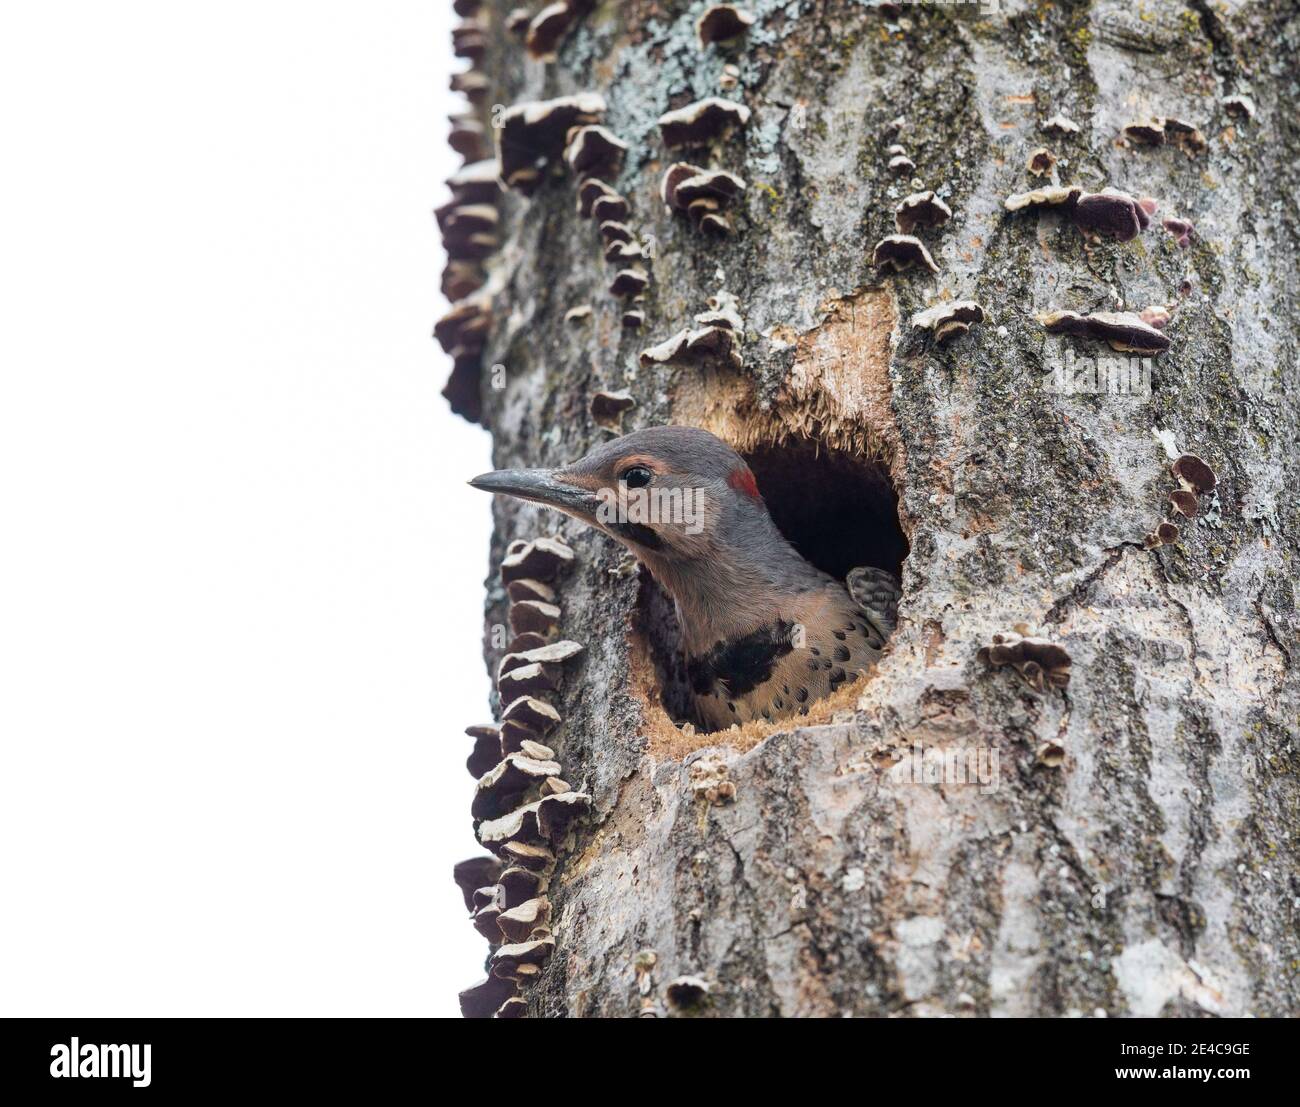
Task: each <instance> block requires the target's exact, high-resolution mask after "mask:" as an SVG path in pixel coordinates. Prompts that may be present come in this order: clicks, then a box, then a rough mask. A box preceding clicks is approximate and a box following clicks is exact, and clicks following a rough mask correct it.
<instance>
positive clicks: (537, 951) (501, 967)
mask: <svg viewBox="0 0 1300 1107" xmlns="http://www.w3.org/2000/svg"><path fill="white" fill-rule="evenodd" d="M554 952H555V939H554V938H553V937H551V935H549V934H546V935H544V936H543V937H540V938H534V939H531V940H529V941H523V942H515V943H512V944H511V945H505V946H502V947H501V948H500V949H498V950H497V951H496V952H495V953H494V954H492V973H493V975H494V976H499V977H509V976H511V975H512V974H513V973H514V972H515V970H516V969H517V968H518V967H519V966H520V965H541V964H542V963H544V962H545V961H546V959H547V958H549V957H550V956H551V954H552V953H554Z"/></svg>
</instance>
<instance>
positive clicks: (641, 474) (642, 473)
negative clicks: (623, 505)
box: [619, 465, 654, 488]
mask: <svg viewBox="0 0 1300 1107" xmlns="http://www.w3.org/2000/svg"><path fill="white" fill-rule="evenodd" d="M653 476H654V474H653V473H652V472H650V470H649V469H647V468H646V467H645V466H644V465H633V466H632V467H631V468H630V469H625V470H624V471H623V475H622V476H621V477H620V478H619V480H621V481H622V482H623V483H624V484H626V485H627V486H628V487H629V488H644V487H645V486H646V485H647V484H649V483H650V478H651V477H653Z"/></svg>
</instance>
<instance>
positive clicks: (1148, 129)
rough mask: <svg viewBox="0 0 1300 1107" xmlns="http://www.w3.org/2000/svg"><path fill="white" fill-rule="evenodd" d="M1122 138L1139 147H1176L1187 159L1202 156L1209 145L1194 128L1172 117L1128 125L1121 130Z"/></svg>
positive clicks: (1140, 120) (1139, 120)
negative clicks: (1167, 145)
mask: <svg viewBox="0 0 1300 1107" xmlns="http://www.w3.org/2000/svg"><path fill="white" fill-rule="evenodd" d="M1122 133H1123V135H1124V137H1125V138H1126V139H1127V140H1128V141H1129V142H1130V143H1135V144H1136V145H1139V146H1164V145H1165V144H1166V143H1168V144H1170V145H1172V146H1177V147H1178V148H1179V149H1180V150H1182V151H1183V153H1185V154H1186V155H1187V156H1188V157H1194V156H1195V155H1197V154H1203V153H1204V152H1205V151H1206V150H1207V149H1209V143H1207V142H1206V141H1205V136H1204V135H1203V134H1201V132H1200V130H1199V128H1197V127H1194V126H1193V125H1192V124H1191V123H1187V122H1185V121H1184V120H1182V119H1175V118H1173V117H1172V116H1159V115H1158V116H1153V117H1151V118H1149V119H1138V120H1134V121H1133V122H1132V123H1128V124H1126V125H1125V126H1124V129H1123V132H1122Z"/></svg>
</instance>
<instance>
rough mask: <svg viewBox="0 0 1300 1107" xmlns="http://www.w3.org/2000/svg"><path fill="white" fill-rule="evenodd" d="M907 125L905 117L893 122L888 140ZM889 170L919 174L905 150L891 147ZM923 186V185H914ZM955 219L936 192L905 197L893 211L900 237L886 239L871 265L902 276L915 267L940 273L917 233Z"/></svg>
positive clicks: (875, 253)
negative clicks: (915, 232) (916, 172)
mask: <svg viewBox="0 0 1300 1107" xmlns="http://www.w3.org/2000/svg"><path fill="white" fill-rule="evenodd" d="M905 126H906V123H905V121H904V119H903V117H902V116H899V117H898V118H897V119H894V120H892V121H891V122H890V123H889V125H888V126H887V127H886V128H885V137H886V138H895V137H897V136H898V134H900V133H901V132H902V130H903V129H904V127H905ZM888 152H889V159H890V160H889V168H890V170H891V171H893V172H898V173H905V174H910V173H912V172H914V171H915V170H916V166H915V165H913V164H912V161H911V159H910V158H908V157H907V155H906V152H905V151H904V149H903V147H902V146H899V145H897V144H895V145H892V146H890V147H889V151H888ZM913 183H914V185H920V183H921V182H920V181H914V182H913ZM951 218H952V209H951V208H950V207H949V206H948V205H947V204H946V203H945V202H944V201H943V200H942V199H941V198H940V197H939V196H938V195H937V194H936V193H935V192H934V190H933V189H925V190H924V191H921V192H913V193H912V194H911V195H909V196H904V197H903V199H902V200H901V201H900V202H899V204H898V206H897V207H895V208H894V227H895V228H896V229H897V231H898V233H897V234H889V235H885V237H884V238H882V239H881V240H880V241H879V242H877V243H876V245H875V248H874V249H873V250H872V251H871V264H872V265H874V266H875V267H876V268H877V269H890V270H893V271H894V272H895V273H902V272H904V271H905V270H908V269H911V268H913V267H916V268H919V269H926V270H929V272H931V273H938V272H939V266H938V265H936V264H935V261H934V258H933V257H931V256H930V251H929V250H928V249H926V246H925V243H924V242H922V241H921V240H920V239H919V238H918V237H917V236H916V235H915V234H913V232H914V231H921V230H934V229H935V228H937V227H942V226H943V225H944V224H945V223H947V222H948V220H950V219H951Z"/></svg>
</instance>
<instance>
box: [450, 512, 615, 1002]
mask: <svg viewBox="0 0 1300 1107" xmlns="http://www.w3.org/2000/svg"><path fill="white" fill-rule="evenodd" d="M573 560H574V556H573V551H572V549H570V547H569V546H568V545H567V544H566V543H564V542H562V541H560V540H559V539H556V538H548V537H540V538H535V539H533V540H532V541H516V542H512V543H511V544H510V545H509V546H508V547H507V549H506V556H505V558H504V559H503V560H502V562H501V569H500V574H501V582H502V584H503V585H504V586H505V589H506V594H507V596H508V597H509V599H510V612H509V620H510V627H511V630H512V633H513V637H512V638H511V640H510V643H509V645H508V646H507V650H506V654H505V656H504V657H502V658H501V661H500V663H499V665H498V667H497V681H496V684H497V691H498V695H499V698H500V702H501V721H500V723H499V724H497V725H495V726H476V727H470V728H468V730H467V732H466V733H468V734H469V735H470V736H471V737H472V738H473V739H474V743H475V744H474V749H473V752H472V753H471V755H470V758H469V760H468V762H467V767H468V768H469V770H470V772H471V773H472V774H473V775H474V776H475V777H476V778H477V782H476V784H475V787H474V796H473V799H472V800H471V803H470V815H471V817H472V818H473V820H474V823H475V833H476V835H477V837H478V840H479V842H480V843H481V844H482V845H483V846H485V847H486V848H487V849H488V850H489V851H490V853H489V854H488V855H485V856H481V857H475V858H471V859H470V860H468V861H462V862H460V863H459V864H458V865H456V866H455V868H454V870H453V877H454V878H455V881H456V883H457V885H458V886H459V887H460V890H461V894H462V896H463V897H464V900H465V907H466V910H468V911H469V912H470V917H471V922H472V924H473V926H474V929H475V930H477V931H478V932H479V933H480V934H482V935H483V937H484V938H486V939H487V940H488V943H489V945H490V946H491V951H490V953H489V957H488V976H487V978H486V979H485V980H483V981H481V982H480V983H478V984H476V985H474V986H473V987H472V988H467V989H466V990H465V991H463V992H461V993H460V1006H461V1013H462V1014H463V1015H465V1017H467V1018H492V1017H496V1018H519V1017H522V1016H525V1015H526V1014H527V1013H528V1004H527V1001H526V999H525V998H524V996H523V995H522V994H521V991H522V989H523V988H524V987H526V986H527V985H528V984H529V983H531V982H532V981H534V980H535V979H536V978H537V977H538V976H539V975H540V974H541V971H542V968H543V966H544V965H545V963H546V960H547V958H549V957H550V955H551V954H552V953H553V952H554V949H555V937H554V935H553V934H552V932H551V930H550V921H551V904H550V900H549V899H548V897H547V890H548V887H549V885H550V881H551V878H552V876H553V874H554V871H555V865H556V849H557V848H558V846H559V845H560V843H561V842H562V841H563V840H564V838H565V836H566V833H567V830H568V827H569V826H570V824H571V823H572V822H573V821H574V820H575V819H577V818H579V817H581V815H582V814H583V813H584V812H585V811H586V810H587V809H588V807H590V804H591V799H590V797H589V796H587V795H586V794H585V793H583V792H580V791H575V790H574V788H573V787H572V786H571V785H570V784H569V782H568V781H567V780H566V779H565V777H564V770H563V768H562V766H561V763H560V761H559V759H558V757H557V755H556V752H555V749H554V748H553V746H552V745H550V744H548V743H549V742H552V741H553V738H552V737H551V735H552V732H554V731H555V730H556V728H557V727H559V726H560V724H561V722H562V721H563V720H562V719H561V717H560V713H559V712H558V711H557V710H556V709H555V707H554V706H553V705H552V704H550V703H548V702H547V701H546V700H545V699H542V698H541V696H542V695H543V694H545V693H546V692H548V691H551V690H553V689H554V688H555V687H556V685H557V683H558V681H559V680H560V678H561V673H562V670H563V667H564V665H565V664H566V663H567V662H569V661H571V660H572V659H574V658H576V657H578V656H579V655H580V654H581V653H582V652H583V647H582V646H581V645H580V644H579V643H577V642H571V641H565V640H557V637H558V627H559V621H560V614H561V611H560V607H559V605H558V603H557V602H556V601H557V599H558V596H557V581H558V579H559V577H560V576H561V574H562V573H563V572H564V571H565V570H566V569H567V568H568V567H569V566H570V565H571V564H572V563H573Z"/></svg>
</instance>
